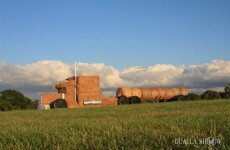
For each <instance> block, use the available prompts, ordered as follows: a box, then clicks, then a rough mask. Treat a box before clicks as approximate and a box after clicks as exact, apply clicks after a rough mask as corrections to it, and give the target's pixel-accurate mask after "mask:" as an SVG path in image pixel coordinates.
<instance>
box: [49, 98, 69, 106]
mask: <svg viewBox="0 0 230 150" xmlns="http://www.w3.org/2000/svg"><path fill="white" fill-rule="evenodd" d="M50 108H67V103H66V101H65V100H64V99H57V100H56V101H53V102H52V103H50Z"/></svg>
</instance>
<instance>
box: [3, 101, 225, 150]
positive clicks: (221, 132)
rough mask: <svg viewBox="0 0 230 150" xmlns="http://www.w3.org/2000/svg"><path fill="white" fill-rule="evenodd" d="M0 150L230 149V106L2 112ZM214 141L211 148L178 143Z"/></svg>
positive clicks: (202, 103)
mask: <svg viewBox="0 0 230 150" xmlns="http://www.w3.org/2000/svg"><path fill="white" fill-rule="evenodd" d="M0 116H1V117H0V120H1V122H0V149H166V148H169V149H195V148H197V149H207V148H218V149H230V146H229V145H230V101H229V100H212V101H211V100H210V101H208V100H207V101H206V100H204V101H189V102H172V103H151V104H146V103H145V104H140V105H123V106H122V105H121V106H108V107H95V108H78V109H54V110H25V111H11V112H1V113H0ZM208 137H215V138H217V139H219V140H220V141H221V143H220V144H216V145H215V146H214V147H211V146H209V145H208V144H199V143H198V144H184V143H180V144H175V143H174V141H175V139H178V138H180V139H195V140H199V139H202V138H208Z"/></svg>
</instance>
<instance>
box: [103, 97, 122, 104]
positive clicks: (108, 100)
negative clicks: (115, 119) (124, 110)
mask: <svg viewBox="0 0 230 150" xmlns="http://www.w3.org/2000/svg"><path fill="white" fill-rule="evenodd" d="M101 101H102V105H103V106H108V105H118V99H117V98H112V97H111V98H104V97H103V98H101Z"/></svg>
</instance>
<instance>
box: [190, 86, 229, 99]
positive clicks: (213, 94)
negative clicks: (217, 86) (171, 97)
mask: <svg viewBox="0 0 230 150" xmlns="http://www.w3.org/2000/svg"><path fill="white" fill-rule="evenodd" d="M221 98H222V99H230V83H229V84H228V85H226V86H225V88H224V92H217V91H213V90H207V91H205V92H204V93H203V94H201V95H198V94H194V93H190V94H189V99H190V100H199V99H221Z"/></svg>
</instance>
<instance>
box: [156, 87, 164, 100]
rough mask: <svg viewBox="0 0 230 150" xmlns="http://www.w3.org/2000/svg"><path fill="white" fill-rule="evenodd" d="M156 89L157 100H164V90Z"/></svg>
mask: <svg viewBox="0 0 230 150" xmlns="http://www.w3.org/2000/svg"><path fill="white" fill-rule="evenodd" d="M157 89H158V92H159V94H158V99H159V100H161V99H165V93H166V91H165V89H163V88H157Z"/></svg>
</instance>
